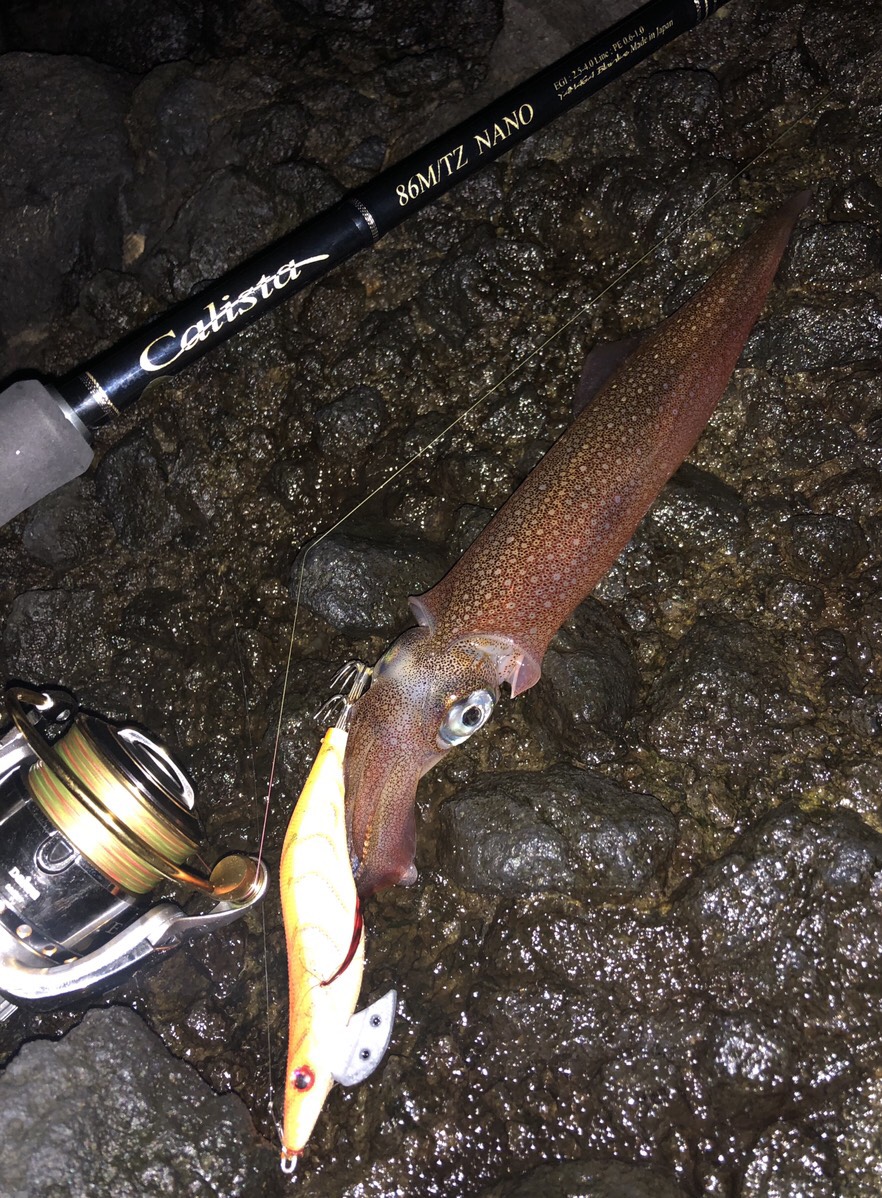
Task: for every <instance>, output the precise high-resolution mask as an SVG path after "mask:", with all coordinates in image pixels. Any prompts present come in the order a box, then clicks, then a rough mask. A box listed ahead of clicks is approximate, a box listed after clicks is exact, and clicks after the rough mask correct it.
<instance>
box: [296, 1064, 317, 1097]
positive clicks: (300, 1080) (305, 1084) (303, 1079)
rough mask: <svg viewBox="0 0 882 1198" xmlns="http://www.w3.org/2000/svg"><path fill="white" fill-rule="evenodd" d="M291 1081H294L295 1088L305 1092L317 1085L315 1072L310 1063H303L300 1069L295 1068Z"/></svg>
mask: <svg viewBox="0 0 882 1198" xmlns="http://www.w3.org/2000/svg"><path fill="white" fill-rule="evenodd" d="M291 1081H292V1082H293V1083H294V1089H295V1090H299V1091H300V1093H301V1094H303V1093H305V1092H306V1091H307V1090H311V1089H312V1087H313V1086H314V1085H315V1074H314V1073H313V1071H312V1070H311V1069H310V1068H309V1066H308V1065H302V1066H301V1067H300V1068H299V1069H295V1070H294V1072H293V1073H292V1075H291Z"/></svg>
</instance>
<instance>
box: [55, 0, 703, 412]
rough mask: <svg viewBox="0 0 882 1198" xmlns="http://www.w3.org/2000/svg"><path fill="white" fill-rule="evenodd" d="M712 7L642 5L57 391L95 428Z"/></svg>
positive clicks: (678, 0)
mask: <svg viewBox="0 0 882 1198" xmlns="http://www.w3.org/2000/svg"><path fill="white" fill-rule="evenodd" d="M721 3H723V0H649V3H647V4H644V5H643V6H642V7H641V8H639V9H637V11H636V12H634V13H631V14H630V15H629V16H627V17H624V18H623V19H622V20H621V21H619V22H618V23H617V24H615V25H613V26H612V28H610V29H607V30H605V31H604V32H603V33H601V34H598V35H597V36H596V37H593V38H591V39H590V40H589V41H587V42H585V43H584V44H583V45H581V46H579V47H578V48H577V49H575V50H572V51H570V52H569V53H568V54H566V55H564V56H563V57H562V58H560V59H558V61H557V62H555V63H553V64H552V65H551V66H549V67H546V68H545V69H544V70H542V71H540V72H539V73H538V74H536V75H534V76H532V77H531V78H530V79H528V80H527V81H526V82H524V83H521V84H519V85H518V86H517V87H515V88H513V89H512V90H511V91H509V92H507V93H506V94H505V95H503V96H501V97H499V98H498V99H496V100H494V101H493V102H492V103H491V104H488V105H487V106H486V107H485V108H483V109H481V111H480V112H478V113H476V114H475V115H474V116H472V117H469V118H468V119H467V120H465V121H463V122H461V123H460V124H459V125H457V126H456V127H455V128H453V129H451V130H449V131H448V132H447V133H445V134H442V135H441V136H440V137H438V138H436V139H435V140H434V141H432V142H430V143H429V144H428V145H426V146H424V147H423V148H422V149H420V150H417V151H416V152H415V153H412V154H410V155H408V156H407V157H406V158H404V159H402V161H401V162H398V163H396V164H395V165H393V166H391V167H389V168H388V169H387V170H385V171H383V172H382V173H381V174H380V175H378V176H377V177H376V178H375V179H373V180H372V181H371V182H369V183H367V184H365V185H364V186H362V187H360V188H358V189H357V190H356V191H354V192H352V193H351V194H350V195H349V196H347V197H346V198H345V199H343V200H340V201H339V202H338V203H337V204H335V205H334V206H333V207H332V208H329V209H328V210H327V211H325V212H323V213H321V214H319V215H318V216H316V217H314V218H313V219H312V220H310V221H308V222H307V223H306V224H304V225H301V226H300V227H299V228H298V229H296V230H295V231H294V232H292V233H289V234H288V235H287V236H285V237H283V238H281V239H280V240H279V241H276V242H274V243H273V244H272V245H270V246H268V247H267V248H266V249H265V250H262V251H261V252H260V253H259V254H258V255H257V256H256V257H254V258H252V259H250V260H249V261H248V262H246V263H244V264H243V265H241V266H239V267H237V268H235V269H234V270H232V271H230V272H229V273H228V274H226V275H223V276H222V277H221V278H220V279H217V280H216V281H215V282H213V283H212V284H210V285H209V286H207V287H206V288H204V289H203V290H202V291H201V292H199V293H198V294H197V295H195V296H193V297H191V298H190V299H188V300H186V301H185V302H183V303H182V304H179V305H178V306H177V307H176V308H174V309H172V310H171V311H170V312H167V313H166V314H165V315H163V316H161V317H159V318H158V319H156V320H154V321H153V322H152V323H151V324H149V325H147V326H146V327H145V328H142V329H140V330H138V332H137V333H135V334H133V335H132V336H131V337H129V338H127V339H126V340H125V341H123V342H122V343H120V344H119V345H116V346H114V347H113V348H112V349H110V350H108V351H106V352H105V353H103V354H101V355H100V356H99V357H97V358H95V359H94V360H93V361H92V362H90V363H88V364H87V365H86V366H84V367H81V368H80V369H79V370H77V371H74V372H72V373H71V374H69V375H67V376H65V377H64V378H62V379H60V380H59V381H58V383H57V388H58V391H59V393H60V394H61V396H62V397H63V399H64V400H65V401H66V402H67V404H68V405H69V406H70V408H71V409H72V410H73V412H74V413H75V414H76V416H77V417H78V418H79V419H80V420H81V421H82V422H83V423H84V424H85V425H86V426H87V427H88V428H90V429H91V428H97V427H98V426H99V425H101V424H104V423H106V422H107V421H108V420H111V419H112V418H113V417H114V416H116V415H118V414H119V413H120V412H121V411H123V410H124V409H125V408H127V407H128V406H129V405H130V404H132V403H134V401H135V400H136V399H138V397H139V396H140V395H141V394H142V393H143V391H144V390H145V388H146V387H147V386H148V385H149V384H150V383H151V382H152V381H153V380H155V379H159V378H163V377H165V376H168V375H173V374H176V373H177V372H178V371H180V370H182V369H183V368H184V367H186V366H188V365H190V363H192V362H194V361H195V360H196V359H197V358H199V357H201V356H202V354H204V353H206V352H207V351H208V350H210V349H212V348H213V347H214V346H216V345H219V344H220V343H221V342H222V341H225V340H226V339H227V338H228V337H231V336H233V334H234V333H238V332H240V331H241V330H242V329H244V328H246V327H247V326H248V325H249V324H251V323H252V322H253V321H255V320H257V319H258V317H260V316H263V315H264V314H265V313H266V312H268V311H270V309H272V308H273V307H275V306H276V304H279V303H281V301H282V300H284V299H287V298H289V297H290V296H292V295H294V294H295V293H296V292H298V291H300V290H302V289H303V288H304V287H305V286H306V285H307V284H309V283H312V282H313V281H314V280H315V279H317V278H319V277H321V276H322V275H324V274H326V273H327V272H328V271H329V270H331V269H332V268H333V267H335V266H338V265H339V264H340V263H342V262H344V261H345V260H346V259H347V258H349V257H351V255H352V254H354V253H356V252H357V251H358V250H361V249H364V248H367V247H368V246H370V245H372V244H374V243H376V242H377V241H379V239H380V238H381V237H383V236H384V235H385V234H386V233H388V232H389V231H390V230H391V229H393V228H395V227H396V226H397V225H399V224H401V222H402V221H404V220H406V219H407V218H408V217H409V216H411V215H413V214H414V213H415V212H417V211H419V210H420V209H421V208H423V207H425V206H426V205H427V204H430V203H432V202H433V201H434V200H436V199H437V198H438V197H439V196H441V195H443V194H444V193H445V192H447V191H449V190H450V189H451V188H453V187H455V186H456V185H457V184H458V183H461V182H462V181H463V180H465V179H467V178H468V177H469V176H470V175H472V174H474V173H475V172H476V171H478V170H480V169H481V168H482V167H484V166H486V165H488V164H489V163H490V162H493V161H494V160H495V159H497V158H499V157H500V156H501V155H502V154H505V153H506V152H507V151H508V150H510V149H512V148H513V147H514V146H515V145H517V144H518V143H519V142H522V141H524V140H525V139H526V138H527V137H530V136H531V135H532V134H534V133H536V132H538V130H540V129H542V128H544V127H545V126H546V125H548V124H549V123H550V122H551V121H553V120H554V119H555V117H557V116H560V115H561V114H562V113H564V112H567V111H568V110H569V109H571V108H573V107H575V106H576V105H577V104H579V103H581V101H582V100H584V99H586V98H587V97H588V96H590V95H593V94H594V93H595V92H597V91H599V90H600V89H601V88H603V87H605V86H606V85H607V84H608V83H611V82H612V81H613V80H614V79H617V78H618V77H619V76H621V75H623V74H624V73H625V72H626V71H628V70H630V69H631V67H633V66H636V65H637V63H639V62H641V61H642V60H643V59H644V58H647V57H648V56H649V55H651V54H653V53H654V52H655V51H656V50H657V49H658V48H659V47H660V46H662V45H664V44H665V43H666V42H669V41H671V40H672V39H673V38H675V37H677V36H678V35H679V34H681V33H683V32H685V31H686V30H688V29H691V28H692V27H693V26H695V25H697V24H699V23H700V22H701V21H703V20H704V19H705V18H706V17H708V16H710V14H711V13H713V12H714V11H715V10H716V9H717V8H719V6H720V4H721Z"/></svg>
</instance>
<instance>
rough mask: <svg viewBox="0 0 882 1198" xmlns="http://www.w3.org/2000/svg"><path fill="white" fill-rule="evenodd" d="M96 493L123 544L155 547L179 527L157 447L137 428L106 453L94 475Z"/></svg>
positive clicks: (179, 517)
mask: <svg viewBox="0 0 882 1198" xmlns="http://www.w3.org/2000/svg"><path fill="white" fill-rule="evenodd" d="M95 494H96V495H97V497H98V502H99V503H100V504H101V506H102V507H103V508H104V511H105V512H106V513H107V516H108V518H109V519H110V522H111V523H112V524H113V527H114V528H115V530H116V535H117V536H118V537H119V539H120V541H122V543H123V544H124V545H127V546H129V547H130V548H132V549H156V548H158V547H159V546H160V545H164V544H166V543H167V542H168V541H170V540H171V538H172V537H173V536H174V535H175V533H176V532H177V531H178V529H179V528H180V526H181V516H180V514H179V512H178V511H177V510H176V508H175V507H174V506H173V505H172V502H171V499H170V497H169V492H168V483H167V480H166V476H165V473H164V471H163V469H162V467H161V466H160V463H159V453H158V450H157V448H156V446H155V444H154V443H153V441H152V440H151V438H150V437H148V436H147V435H146V434H145V433H144V432H143V431H142V430H140V429H136V430H135V431H134V432H132V433H130V434H129V435H128V437H126V438H125V439H124V440H122V441H120V443H119V444H118V445H116V446H114V448H113V449H111V450H110V451H109V452H108V453H107V454H105V456H104V458H103V460H102V462H101V465H100V466H99V467H98V470H97V472H96V474H95Z"/></svg>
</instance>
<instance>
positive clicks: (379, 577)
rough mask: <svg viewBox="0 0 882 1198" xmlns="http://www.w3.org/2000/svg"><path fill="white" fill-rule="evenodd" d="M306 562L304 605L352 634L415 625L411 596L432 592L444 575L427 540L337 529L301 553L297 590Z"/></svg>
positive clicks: (296, 573)
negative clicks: (376, 537)
mask: <svg viewBox="0 0 882 1198" xmlns="http://www.w3.org/2000/svg"><path fill="white" fill-rule="evenodd" d="M303 562H305V570H304V573H303V586H302V590H301V591H300V600H301V602H302V603H303V605H304V607H307V608H308V609H309V610H310V611H311V612H314V613H315V615H317V616H320V617H321V618H322V619H323V620H326V621H327V622H328V623H329V624H331V625H333V627H334V628H336V629H338V630H339V631H340V632H344V633H346V634H347V635H348V636H352V637H362V636H371V635H376V634H382V635H388V634H389V633H393V632H400V631H403V630H404V628H406V627H407V626H408V625H410V624H413V623H415V621H414V619H413V616H412V615H411V614H410V608H409V607H408V605H407V597H408V595H419V594H421V593H422V592H423V591H426V590H428V589H429V587H430V586H432V585H433V583H435V582H437V581H438V579H439V578H440V577H441V575H442V574H443V573H444V566H443V562H442V559H441V557H440V555H439V554H438V552H437V551H436V550H433V549H431V548H430V547H429V546H427V545H426V544H425V543H424V542H422V541H415V540H411V539H409V538H407V537H404V536H397V537H395V536H392V537H389V538H388V539H385V540H382V541H381V540H374V539H372V538H368V537H364V536H352V535H349V534H347V533H335V534H334V535H333V536H330V537H326V538H325V539H324V540H323V541H320V542H319V544H318V545H316V547H315V548H314V549H311V550H309V551H308V552H305V553H304V554H302V555H300V556H298V557H297V559H296V560H295V562H294V566H293V569H292V571H291V581H290V587H291V593H292V594H296V593H297V590H298V586H299V581H300V572H301V564H302V563H303Z"/></svg>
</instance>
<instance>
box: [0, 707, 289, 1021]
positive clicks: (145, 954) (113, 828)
mask: <svg viewBox="0 0 882 1198" xmlns="http://www.w3.org/2000/svg"><path fill="white" fill-rule="evenodd" d="M5 700H6V707H7V710H8V712H9V715H10V717H11V718H12V722H13V727H12V729H11V730H10V731H9V732H8V733H7V734H6V735H5V736H4V737H3V738H2V740H0V995H5V996H6V997H7V998H8V999H10V1000H11V1002H7V1003H4V1002H2V1000H0V1018H6V1017H7V1016H8V1015H10V1014H11V1013H12V1012H13V1011H14V1009H15V1007H14V1006H13V1005H12V1004H13V1003H14V1004H17V1005H29V1006H39V1007H51V1006H59V1005H62V1004H63V1002H64V1001H65V1000H73V999H75V998H79V997H81V996H84V995H88V994H92V993H97V992H99V991H101V990H103V989H106V988H107V987H108V986H110V985H113V984H115V983H116V982H117V981H119V980H120V978H121V975H122V974H123V973H125V972H127V971H129V970H131V969H133V968H135V967H137V966H138V965H140V964H141V963H143V962H144V961H146V960H147V959H149V958H150V957H152V956H154V955H155V954H157V953H159V952H162V951H165V950H167V949H168V948H171V947H173V946H174V945H176V944H178V943H179V942H180V941H181V939H183V937H184V936H186V935H196V934H202V933H205V932H208V931H211V929H212V928H215V927H218V926H220V925H223V924H226V923H230V922H231V921H232V920H234V919H238V918H239V917H240V916H241V915H243V914H244V913H245V911H247V910H248V909H249V908H250V907H252V906H254V904H255V903H256V902H258V901H259V900H260V899H261V898H262V897H263V894H264V891H265V890H266V885H267V871H266V867H265V866H264V865H263V864H262V863H261V862H258V861H257V860H256V859H254V858H252V857H248V856H245V855H242V854H234V855H232V856H228V857H225V858H223V859H222V860H221V861H219V862H218V864H217V865H216V866H215V867H214V869H212V870H211V872H210V874H209V875H208V876H205V875H204V874H202V873H199V872H196V871H195V870H194V869H192V868H190V867H188V865H187V862H188V861H189V860H190V859H191V858H192V857H194V856H195V855H196V854H197V853H198V852H199V849H200V845H201V842H202V828H201V826H200V823H199V820H198V817H197V815H196V810H195V805H196V796H195V792H194V789H193V786H192V783H191V782H190V780H189V779H188V778H187V776H186V774H185V773H184V771H183V770H182V769H181V767H180V766H179V765H178V764H177V762H176V761H175V760H174V758H173V757H172V755H171V754H170V752H169V751H168V749H167V748H166V747H165V746H164V745H162V744H161V743H160V742H159V741H157V740H156V739H154V738H153V737H152V736H151V735H150V734H149V733H146V732H144V731H142V730H141V729H139V728H136V727H133V726H130V725H122V726H116V725H113V724H110V723H108V722H107V721H105V720H101V719H99V718H98V717H97V716H94V715H90V714H88V713H86V712H82V711H79V710H78V708H77V704H76V701H75V700H74V699H73V697H72V696H71V695H68V694H66V693H65V692H63V691H58V690H51V691H50V690H47V691H39V690H32V689H30V688H28V687H21V686H12V687H9V688H8V689H7V691H6V695H5ZM166 880H168V881H171V882H174V883H177V884H179V885H182V886H185V887H187V888H189V889H191V890H195V891H198V892H200V893H201V894H203V895H205V896H206V897H208V898H209V899H211V900H212V902H213V904H214V905H213V906H212V907H211V908H210V909H209V910H208V911H207V912H205V913H204V914H201V915H186V914H185V913H184V912H183V911H182V910H181V908H180V907H179V906H177V905H176V904H175V903H172V902H160V903H157V904H156V905H155V906H152V907H150V906H149V902H150V898H149V896H150V895H151V893H152V892H153V890H154V889H155V888H156V887H157V886H158V885H159V884H160V883H162V882H164V881H166Z"/></svg>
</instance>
